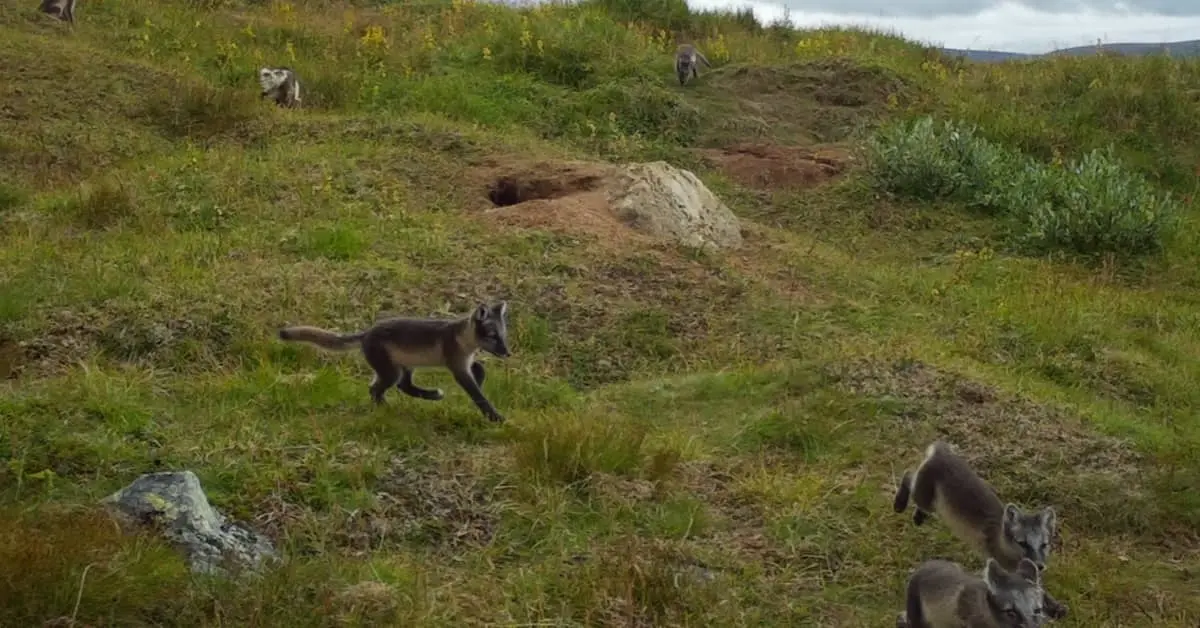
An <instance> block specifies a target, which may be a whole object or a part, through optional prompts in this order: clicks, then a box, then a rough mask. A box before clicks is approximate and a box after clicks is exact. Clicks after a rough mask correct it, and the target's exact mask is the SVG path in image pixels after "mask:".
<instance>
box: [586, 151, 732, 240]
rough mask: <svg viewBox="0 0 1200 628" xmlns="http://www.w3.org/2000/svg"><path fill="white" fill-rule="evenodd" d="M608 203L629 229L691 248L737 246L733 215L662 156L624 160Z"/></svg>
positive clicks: (717, 199) (698, 181)
mask: <svg viewBox="0 0 1200 628" xmlns="http://www.w3.org/2000/svg"><path fill="white" fill-rule="evenodd" d="M614 183H615V185H612V186H611V187H610V188H609V203H611V205H612V207H613V209H614V210H615V211H616V212H617V215H618V216H619V217H620V218H621V220H623V221H625V222H626V223H627V224H629V225H630V226H632V227H633V228H634V229H637V230H639V231H643V232H645V233H649V234H651V235H655V236H658V237H666V238H670V239H673V240H676V241H678V242H680V243H682V244H686V245H688V246H694V247H697V248H717V249H736V248H739V247H741V245H742V231H741V227H740V226H739V224H738V219H737V216H735V215H734V213H733V212H732V211H730V210H729V208H728V207H727V206H726V205H725V203H723V202H721V199H719V198H717V197H716V196H715V195H714V194H713V193H712V192H711V191H709V189H708V187H707V186H705V185H704V182H703V181H701V180H700V179H699V178H697V177H696V175H694V174H692V173H691V172H689V171H687V170H683V169H680V168H676V167H675V166H672V165H671V164H668V163H667V162H665V161H654V162H650V163H639V164H626V165H623V166H621V167H620V168H619V169H618V174H617V177H616V181H615V182H614Z"/></svg>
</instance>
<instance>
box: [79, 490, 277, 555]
mask: <svg viewBox="0 0 1200 628" xmlns="http://www.w3.org/2000/svg"><path fill="white" fill-rule="evenodd" d="M101 503H102V504H104V505H105V506H106V507H107V508H108V509H109V510H111V511H113V512H114V513H115V514H116V515H117V516H118V517H119V518H120V519H122V520H123V522H124V523H125V524H126V525H130V526H152V527H153V528H155V529H157V530H159V531H160V532H161V533H162V534H163V536H164V537H166V539H167V540H168V541H170V542H171V543H172V544H173V545H175V546H176V547H177V548H179V549H180V550H182V551H183V553H184V555H185V558H186V560H187V563H188V566H189V567H190V568H191V570H192V571H193V572H196V573H207V574H218V575H224V574H226V573H227V572H226V569H225V568H224V567H223V566H222V565H226V564H228V563H234V564H236V565H237V566H239V567H242V568H247V569H250V570H252V571H253V570H257V569H258V568H260V567H262V566H263V565H264V564H265V563H266V562H267V561H268V560H274V559H277V558H278V554H277V553H276V552H275V548H274V546H273V545H272V544H271V541H270V540H269V539H267V538H266V537H264V536H262V535H260V534H258V533H256V532H254V531H252V530H249V529H247V528H244V527H241V526H239V525H237V524H234V523H230V522H228V521H226V520H225V517H223V516H222V515H221V513H219V512H218V511H217V510H216V509H214V508H213V507H212V505H211V504H209V503H208V497H207V496H206V495H205V494H204V490H203V489H202V488H201V487H200V479H199V478H197V477H196V474H195V473H192V472H191V471H163V472H159V473H147V474H144V475H142V476H141V477H139V478H138V479H136V480H134V481H133V483H132V484H130V485H129V486H126V487H125V488H123V489H121V490H119V491H117V492H115V493H113V494H112V495H109V496H108V497H105V498H104V499H103V500H101Z"/></svg>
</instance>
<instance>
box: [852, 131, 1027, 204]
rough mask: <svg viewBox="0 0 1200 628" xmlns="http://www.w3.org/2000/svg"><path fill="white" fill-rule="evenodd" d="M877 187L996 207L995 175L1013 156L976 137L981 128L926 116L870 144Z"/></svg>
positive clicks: (900, 193) (871, 168) (871, 170)
mask: <svg viewBox="0 0 1200 628" xmlns="http://www.w3.org/2000/svg"><path fill="white" fill-rule="evenodd" d="M866 150H867V165H868V167H867V174H868V176H869V177H870V179H871V182H872V184H873V185H874V186H875V187H876V188H877V189H881V190H883V191H886V192H888V193H890V194H894V195H896V196H903V197H908V198H912V199H917V200H925V201H932V200H936V199H941V198H951V199H958V200H962V201H964V202H968V203H970V202H972V201H983V200H985V199H987V202H984V203H983V204H984V205H991V204H992V203H991V201H990V196H989V192H992V190H991V187H992V185H993V184H992V181H993V180H994V179H993V177H994V174H995V173H996V172H998V171H999V170H1001V169H1003V168H1006V167H1008V164H1006V163H1004V162H1005V161H1006V160H1007V158H1008V155H1006V154H1005V153H1004V152H1003V151H1001V150H999V149H997V147H995V146H994V145H992V144H991V143H989V142H988V141H987V140H986V139H983V138H981V137H979V136H977V135H976V134H975V128H974V127H972V126H966V125H957V124H955V123H953V122H941V123H939V122H936V121H934V119H933V118H930V117H923V118H920V119H917V120H916V121H913V122H911V123H899V124H896V125H892V126H888V127H884V128H883V129H880V130H879V132H877V133H876V134H875V135H874V136H873V137H872V138H870V140H868V142H867V146H866Z"/></svg>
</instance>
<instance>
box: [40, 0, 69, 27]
mask: <svg viewBox="0 0 1200 628" xmlns="http://www.w3.org/2000/svg"><path fill="white" fill-rule="evenodd" d="M38 10H40V11H41V12H42V13H45V14H46V15H53V16H54V17H56V18H58V19H60V20H64V21H67V22H70V23H71V24H74V23H75V0H42V4H41V6H39V7H38Z"/></svg>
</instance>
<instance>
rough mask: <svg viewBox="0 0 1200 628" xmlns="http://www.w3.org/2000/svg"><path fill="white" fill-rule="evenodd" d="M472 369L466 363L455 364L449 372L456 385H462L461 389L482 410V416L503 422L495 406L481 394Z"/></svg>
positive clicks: (496, 421)
mask: <svg viewBox="0 0 1200 628" xmlns="http://www.w3.org/2000/svg"><path fill="white" fill-rule="evenodd" d="M474 370H475V369H474V368H473V367H470V366H467V365H466V364H459V365H455V366H454V367H453V368H452V369H451V371H450V372H451V373H453V374H454V381H456V382H458V385H459V386H462V389H463V390H465V391H467V394H468V395H470V396H471V401H474V402H475V405H476V407H478V408H479V410H480V411H481V412H483V416H485V417H487V419H488V420H489V421H493V422H495V423H502V422H504V417H503V416H501V415H500V413H499V412H497V411H496V408H494V407H493V406H492V402H490V401H488V400H487V397H485V396H483V390H481V389H480V388H479V384H478V383H476V381H475V375H474V373H472V371H474Z"/></svg>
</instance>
